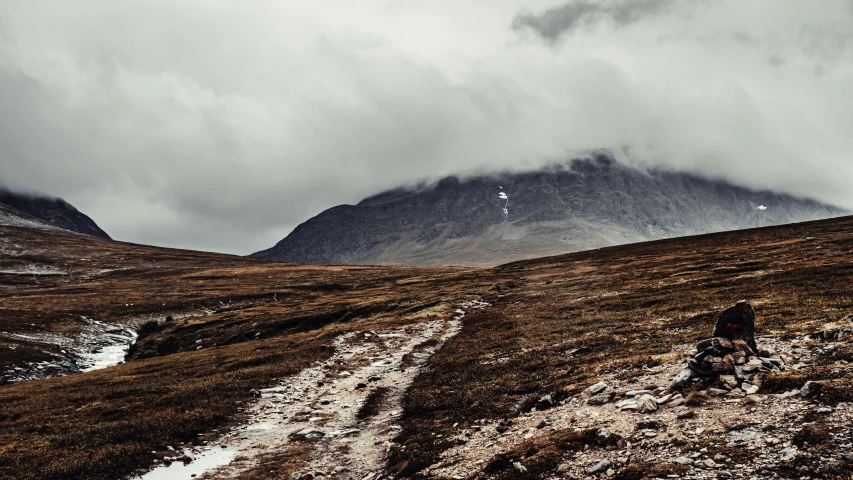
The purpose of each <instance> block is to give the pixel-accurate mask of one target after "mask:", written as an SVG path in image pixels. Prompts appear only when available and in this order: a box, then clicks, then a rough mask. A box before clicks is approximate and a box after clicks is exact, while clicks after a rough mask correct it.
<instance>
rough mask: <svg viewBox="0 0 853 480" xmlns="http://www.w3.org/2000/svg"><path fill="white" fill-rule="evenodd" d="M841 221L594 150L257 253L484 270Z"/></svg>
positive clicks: (440, 192)
mask: <svg viewBox="0 0 853 480" xmlns="http://www.w3.org/2000/svg"><path fill="white" fill-rule="evenodd" d="M504 209H506V210H504ZM846 213H847V212H845V211H844V210H842V209H839V208H837V207H834V206H831V205H826V204H822V203H819V202H817V201H814V200H808V199H802V198H796V197H793V196H791V195H786V194H781V193H777V192H770V191H754V190H750V189H748V188H744V187H740V186H736V185H733V184H730V183H727V182H725V181H721V180H712V179H708V178H703V177H700V176H697V175H695V174H690V173H684V172H674V171H663V170H651V171H646V170H638V169H635V168H631V167H628V166H625V165H622V164H619V163H617V162H616V161H615V160H613V159H612V158H611V157H610V156H609V155H608V154H606V153H598V154H596V155H595V156H593V157H591V158H587V159H579V160H574V161H571V162H567V163H565V164H560V165H554V166H552V167H548V168H544V169H541V170H537V171H532V172H524V173H496V174H493V175H483V176H477V177H470V178H462V179H460V178H456V177H448V178H444V179H442V180H441V181H439V182H438V183H435V184H430V185H421V186H418V187H415V188H400V189H396V190H392V191H388V192H385V193H381V194H379V195H376V196H373V197H370V198H367V199H365V200H363V201H362V202H360V203H359V204H357V205H340V206H337V207H334V208H330V209H328V210H326V211H325V212H323V213H321V214H319V215H317V216H316V217H314V218H311V219H310V220H308V221H306V222H305V223H303V224H301V225H299V226H298V227H297V228H296V229H294V230H293V232H292V233H291V234H290V235H288V236H287V237H286V238H285V239H283V240H282V241H280V242H279V243H278V244H276V245H275V246H274V247H272V248H270V249H268V250H264V251H261V252H257V253H255V254H253V255H252V256H254V257H259V258H267V259H274V260H282V261H293V262H310V263H343V264H380V265H381V264H385V265H394V264H397V265H482V266H485V265H496V264H500V263H505V262H509V261H513V260H520V259H527V258H535V257H542V256H546V255H555V254H561V253H567V252H573V251H579V250H588V249H593V248H600V247H604V246H610V245H617V244H625V243H633V242H641V241H646V240H655V239H662V238H669V237H678V236H684V235H693V234H700V233H710V232H718V231H725V230H738V229H744V228H751V227H762V226H771V225H780V224H787V223H795V222H801V221H807V220H816V219H823V218H829V217H835V216H840V215H844V214H846Z"/></svg>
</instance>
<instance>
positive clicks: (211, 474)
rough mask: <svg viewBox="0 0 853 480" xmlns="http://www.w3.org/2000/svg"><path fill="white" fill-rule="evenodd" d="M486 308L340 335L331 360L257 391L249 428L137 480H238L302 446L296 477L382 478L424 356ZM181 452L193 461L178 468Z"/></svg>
mask: <svg viewBox="0 0 853 480" xmlns="http://www.w3.org/2000/svg"><path fill="white" fill-rule="evenodd" d="M487 305H488V304H486V303H484V302H481V301H467V302H463V303H461V304H460V305H459V306H458V308H457V309H456V310H455V311H454V312H453V314H452V315H450V316H449V317H448V318H445V319H439V320H433V321H429V322H424V323H418V324H413V325H407V326H404V327H400V328H393V329H387V330H370V331H359V332H348V333H345V334H343V335H340V336H339V337H337V338H336V339H335V340H334V342H333V346H334V348H335V353H334V354H333V355H332V356H331V357H330V358H328V359H327V360H325V361H323V362H317V363H316V364H315V365H314V366H312V367H310V368H307V369H305V370H303V371H302V372H300V373H299V374H298V375H296V376H294V377H291V378H288V379H285V380H284V381H283V382H282V383H281V384H280V385H278V386H275V387H271V388H267V389H263V390H260V391H259V392H257V393H258V395H259V398H258V399H257V401H256V402H254V403H252V404H251V406H250V407H249V408H248V412H247V413H248V415H247V417H248V422H247V423H246V424H244V425H242V426H240V427H238V428H236V429H235V430H233V431H231V432H229V433H227V434H225V435H223V436H222V437H221V438H220V439H219V440H218V441H217V442H215V443H214V444H212V445H210V446H208V447H207V448H205V449H201V450H198V449H197V450H195V451H193V450H192V449H189V450H187V451H186V452H177V453H176V455H175V458H174V459H171V458H168V457H167V458H166V459H165V461H166V462H167V463H171V465H170V466H165V465H164V466H162V467H159V468H157V469H154V470H152V471H151V472H149V473H148V474H146V475H144V476H143V477H142V478H143V479H144V480H164V479H168V480H176V479H188V478H192V477H193V476H194V475H195V476H201V475H202V474H203V476H201V478H205V479H213V478H217V479H221V478H243V477H244V475H245V474H246V472H247V471H250V470H251V469H253V468H255V467H257V466H258V465H259V464H260V463H261V462H262V461H263V458H264V457H265V456H268V455H271V454H281V453H282V452H286V451H288V450H292V449H300V450H305V449H306V448H307V450H309V451H310V453H309V454H308V455H307V459H306V460H305V461H304V462H303V464H302V466H301V468H300V470H301V472H305V473H312V474H313V475H315V476H317V475H319V474H323V475H326V476H329V475H333V474H334V475H335V476H336V478H358V479H359V480H360V479H363V478H379V477H381V476H382V475H383V470H384V466H385V456H386V454H387V452H388V450H389V448H390V447H391V446H392V445H393V444H392V440H393V438H394V437H395V436H396V435H397V433H398V432H399V430H400V427H399V425H397V424H396V421H397V420H398V418H399V417H400V415H401V414H402V401H403V397H404V395H405V393H406V390H407V389H408V387H409V386H410V385H411V383H412V381H413V380H414V378H415V376H417V374H418V373H419V372H420V371H421V369H422V368H423V367H424V366H425V365H426V363H427V361H428V360H429V358H430V357H431V356H432V355H433V354H434V353H435V352H436V351H438V350H439V349H440V348H441V347H442V346H443V345H444V343H445V342H446V341H447V340H448V339H450V338H452V337H453V336H454V335H456V334H457V333H458V332H459V331H460V329H461V327H462V319H463V317H464V316H465V313H466V312H468V311H471V310H475V309H481V308H484V307H486V306H487ZM184 454H186V455H187V457H186V459H190V458H192V459H193V461H192V462H189V463H187V464H183V458H182V457H183V456H184ZM196 478H199V477H196Z"/></svg>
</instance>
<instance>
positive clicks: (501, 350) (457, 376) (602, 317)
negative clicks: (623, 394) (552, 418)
mask: <svg viewBox="0 0 853 480" xmlns="http://www.w3.org/2000/svg"><path fill="white" fill-rule="evenodd" d="M807 236H810V237H815V239H814V240H806V237H807ZM490 275H493V277H494V278H513V279H516V280H515V281H516V283H517V287H516V288H513V289H509V290H508V291H507V290H505V293H506V294H505V295H503V296H500V297H498V296H495V295H491V297H490V298H489V300H490V301H491V302H493V306H492V307H490V308H488V309H486V310H483V311H481V312H478V313H474V314H472V315H470V316H468V317H466V321H465V324H464V327H463V330H462V332H461V333H460V334H459V335H458V336H457V337H455V338H453V339H452V340H451V341H450V342H448V344H447V345H446V347H445V348H443V349H442V350H441V351H440V352H438V354H437V355H435V356H434V357H433V358H432V359H431V360H430V362H429V367H428V369H427V370H426V371H425V372H423V373H422V374H421V375H420V376H419V377H417V378H416V380H415V383H414V385H413V387H412V388H411V389H410V390H409V392H408V395H407V397H406V399H405V416H404V420H403V422H402V426H403V427H404V428H403V433H402V434H401V435H400V436H399V437H398V439H397V440H396V441H397V442H398V443H400V444H402V445H404V446H405V448H404V449H400V450H397V451H396V452H395V453H394V454H393V455H392V458H391V466H392V468H393V470H394V471H395V472H396V473H398V474H402V475H405V476H408V475H413V474H415V473H417V472H419V471H421V470H422V469H424V468H426V467H427V466H429V465H431V464H433V463H434V462H436V461H437V460H438V456H439V454H440V453H441V452H442V451H443V450H445V449H446V448H448V447H449V446H450V444H451V442H452V440H449V439H448V437H452V432H454V431H455V429H453V428H452V426H453V425H454V424H455V423H457V422H458V423H459V424H460V425H459V428H467V427H469V426H471V425H472V424H473V422H474V421H475V420H477V419H481V418H490V419H492V418H502V417H513V416H515V415H517V414H518V412H519V411H520V410H522V409H529V408H530V407H531V406H532V405H533V402H535V400H536V399H538V398H540V397H541V396H542V395H545V394H548V393H550V394H553V395H554V396H555V398H556V399H557V400H559V399H561V398H565V397H566V395H568V394H572V393H577V392H579V391H580V390H581V389H583V388H584V387H586V386H587V385H589V384H591V383H594V382H595V381H596V377H597V375H598V374H599V373H601V372H605V371H614V370H617V369H620V368H623V367H628V366H632V365H642V364H643V363H649V362H655V361H660V360H664V361H666V357H662V356H661V355H663V354H666V353H667V352H669V351H670V349H671V348H672V346H673V345H679V344H684V343H689V342H693V341H695V340H698V339H700V338H703V337H707V336H708V335H710V332H711V331H712V329H713V322H714V320H715V319H716V316H717V315H718V313H719V312H720V311H721V310H722V309H724V308H725V307H728V306H730V305H732V304H733V303H734V302H736V301H737V300H739V299H748V300H749V301H750V302H752V305H753V306H754V307H755V309H756V311H757V314H758V321H757V329H758V334H759V335H794V334H799V333H803V332H813V331H817V330H820V329H821V328H822V326H823V325H825V324H826V323H829V322H835V321H843V322H848V321H849V319H850V318H853V317H851V314H853V292H851V291H850V289H849V285H850V284H851V282H853V218H850V217H847V218H841V219H834V220H827V221H821V222H810V223H804V224H798V225H791V226H784V227H774V228H764V229H756V230H748V231H740V232H728V233H721V234H713V235H705V236H699V237H690V238H683V239H672V240H665V241H658V242H651V243H644V244H635V245H626V246H620V247H613V248H606V249H601V250H596V251H589V252H580V253H575V254H570V255H565V256H561V257H552V258H545V259H539V260H532V261H522V262H517V263H513V264H509V265H505V266H502V267H497V268H495V269H494V270H492V271H491V273H490ZM578 347H587V348H588V350H587V351H586V353H580V354H578V355H575V356H568V355H566V352H567V351H569V350H571V349H574V348H578ZM658 356H661V357H658ZM631 374H632V373H631V371H630V370H628V369H625V375H631ZM436 434H440V435H443V437H441V438H438V437H436V436H435V435H436ZM556 458H559V456H556ZM527 466H528V468H531V465H527ZM552 467H556V465H553V466H552V465H548V466H547V468H546V470H547V469H549V468H552ZM542 471H544V470H542Z"/></svg>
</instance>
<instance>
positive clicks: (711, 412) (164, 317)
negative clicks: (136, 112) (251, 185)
mask: <svg viewBox="0 0 853 480" xmlns="http://www.w3.org/2000/svg"><path fill="white" fill-rule="evenodd" d="M851 231H853V219H851V218H850V217H843V218H838V219H831V220H822V221H817V222H807V223H800V224H793V225H786V226H778V227H765V228H759V229H752V230H743V231H735V232H725V233H718V234H710V235H702V236H695V237H684V238H677V239H668V240H660V241H655V242H647V243H639V244H631V245H622V246H616V247H608V248H602V249H597V250H590V251H584V252H577V253H572V254H567V255H562V256H558V257H547V258H540V259H534V260H525V261H520V262H515V263H511V264H506V265H502V266H498V267H494V268H448V267H430V268H423V267H421V268H414V267H363V266H335V265H327V266H320V265H305V264H287V263H277V262H269V261H264V260H258V259H247V258H241V257H233V256H226V255H217V254H207V253H200V252H189V251H181V250H170V249H161V248H154V247H146V246H140V245H133V244H126V243H121V242H109V241H106V240H99V239H93V238H91V237H85V236H80V235H75V234H72V233H66V232H61V231H59V232H57V231H47V230H35V229H28V228H17V227H0V233H2V235H0V239H2V242H3V243H2V248H3V249H4V251H6V252H10V253H9V254H7V255H5V256H4V257H3V261H4V265H3V269H2V270H4V271H23V270H26V269H29V270H27V271H36V270H38V271H50V272H62V274H58V273H57V274H51V275H29V274H28V275H17V274H15V275H13V274H4V276H3V277H2V278H3V283H2V291H0V318H2V324H0V332H3V333H2V335H3V337H2V339H0V348H2V349H3V350H2V352H3V354H2V355H3V356H2V357H0V360H2V362H3V363H2V368H3V371H2V372H3V373H5V372H8V371H9V370H10V369H12V368H14V367H19V368H25V369H26V368H30V367H28V366H27V365H29V364H31V363H33V362H37V361H40V360H43V359H48V360H50V359H56V358H59V357H61V356H62V355H63V354H62V352H61V350H60V349H59V347H57V346H55V345H53V344H50V343H49V342H40V341H35V340H26V339H23V338H22V337H21V336H27V337H31V338H44V337H45V336H47V335H65V336H67V337H69V338H71V337H73V336H74V335H76V333H77V332H80V331H81V330H82V328H83V326H84V323H85V322H84V321H83V320H81V319H80V317H85V318H88V319H90V320H93V321H99V322H103V323H104V324H108V325H113V326H115V327H116V328H125V327H130V328H132V329H133V330H134V331H135V332H137V333H138V335H139V336H138V339H137V340H136V342H135V343H134V344H133V346H132V347H131V348H130V350H129V352H128V356H127V361H126V362H124V363H121V364H118V365H115V366H110V367H108V368H102V369H97V370H92V371H88V372H76V371H75V370H74V369H73V368H71V369H66V370H65V371H63V372H58V373H62V374H63V376H56V377H53V378H43V379H38V380H28V381H15V382H13V383H10V384H7V385H3V386H0V404H2V405H3V409H2V410H0V478H10V479H11V478H24V479H29V478H32V479H36V478H38V479H60V478H62V479H67V478H93V479H117V478H130V477H132V476H133V475H142V476H143V478H145V479H156V478H189V477H188V476H186V477H183V476H181V475H183V474H187V475H190V474H191V473H195V474H196V475H199V476H201V475H205V477H204V478H247V479H297V478H300V479H305V480H308V479H312V478H320V477H325V478H357V479H359V480H361V479H363V478H368V477H369V478H371V479H374V480H378V479H380V478H391V477H393V478H412V477H438V478H457V477H461V478H552V477H553V478H560V477H562V478H587V477H589V478H592V477H597V476H601V475H604V476H606V477H608V478H626V479H628V478H644V477H645V478H664V477H666V476H668V475H676V476H677V478H721V477H727V478H752V477H756V478H762V477H767V476H769V477H773V476H776V477H778V478H801V477H802V476H809V477H810V478H848V477H849V476H850V474H851V472H853V460H851V458H850V457H849V456H850V454H851V453H853V452H851V448H853V429H851V428H850V427H849V425H850V422H849V421H850V419H851V411H850V409H849V405H850V402H851V401H853V384H851V378H853V368H851V367H853V363H851V362H853V335H850V332H851V331H853V321H852V320H853V310H852V309H853V295H851V294H850V292H849V289H848V288H847V285H849V284H850V282H851V277H853V237H851V235H850V232H851ZM741 299H747V300H749V302H750V303H751V304H752V306H753V307H754V308H755V311H756V315H757V320H756V335H757V340H758V343H759V346H760V347H761V346H768V348H770V347H772V348H773V349H774V350H775V351H777V352H779V353H781V354H783V355H785V356H787V357H790V359H791V361H790V362H788V363H786V366H785V367H784V369H783V370H778V371H773V372H770V373H768V374H767V375H766V376H765V377H764V381H763V383H762V384H761V385H760V388H759V389H758V391H757V392H756V393H749V394H747V393H744V392H742V391H740V390H738V389H733V390H731V391H728V394H726V395H723V396H721V397H720V396H710V397H709V396H707V395H706V393H704V392H707V391H711V390H712V389H717V390H719V389H721V388H723V386H722V385H720V384H719V383H715V382H714V381H712V382H704V381H698V380H697V381H695V382H693V381H691V382H689V383H688V384H686V385H683V386H679V387H678V388H675V389H672V390H671V389H670V382H671V381H672V379H673V377H674V376H675V375H676V374H678V372H679V371H681V370H682V369H683V368H684V365H685V362H686V360H687V358H688V357H689V353H688V351H689V350H690V348H691V347H692V346H693V345H694V344H695V343H696V342H697V341H699V340H701V339H703V338H707V337H709V336H710V335H711V330H712V328H713V325H714V322H715V321H716V318H717V316H718V315H719V313H720V312H721V311H722V310H723V309H725V308H727V307H729V306H732V305H734V303H735V302H736V301H738V300H741ZM463 314H464V315H463ZM810 381H811V382H812V383H811V384H809V386H807V385H806V384H807V382H810ZM602 383H603V384H604V387H603V390H602V392H603V393H601V394H600V395H604V397H606V398H605V399H604V400H603V403H599V402H600V401H602V400H601V399H600V398H599V399H596V400H594V401H592V397H593V396H595V395H594V394H592V393H590V392H591V391H593V390H596V389H597V388H599V387H595V388H591V387H594V386H596V385H600V384H602ZM651 387H654V388H651ZM803 387H806V389H805V390H804V393H800V390H801V389H803ZM729 388H730V387H729ZM642 390H648V391H650V392H653V393H654V394H655V395H656V398H657V400H660V403H659V404H657V405H656V406H655V408H656V409H655V410H654V411H651V412H647V413H639V412H636V411H631V410H624V409H623V408H621V407H617V405H625V404H623V403H620V402H622V401H623V399H630V398H631V396H628V395H626V393H628V392H631V391H642ZM794 391H796V392H797V393H792V392H794ZM679 395H680V397H679ZM679 398H681V399H682V402H684V401H685V400H686V401H687V402H686V404H685V403H679V402H678V399H679ZM657 400H656V402H657ZM680 407H687V408H686V409H682V408H680ZM686 411H689V412H690V413H689V414H684V412H686ZM603 430H606V432H604V431H603ZM210 452H218V453H217V454H216V455H214V454H213V453H210ZM207 459H210V460H209V461H208V460H207ZM604 460H607V462H605V463H602V462H604ZM184 461H187V464H186V467H183V463H184ZM205 462H207V463H205ZM163 464H171V465H172V466H169V467H164V466H161V465H163ZM599 464H602V466H601V469H599V470H595V467H596V466H599ZM194 465H198V466H204V465H207V468H201V469H200V470H198V471H193V470H192V469H193V468H194ZM170 469H174V472H175V473H173V474H170V473H169V472H171V470H170ZM148 472H150V473H148ZM160 472H166V473H160ZM158 475H161V476H158ZM162 475H165V476H162Z"/></svg>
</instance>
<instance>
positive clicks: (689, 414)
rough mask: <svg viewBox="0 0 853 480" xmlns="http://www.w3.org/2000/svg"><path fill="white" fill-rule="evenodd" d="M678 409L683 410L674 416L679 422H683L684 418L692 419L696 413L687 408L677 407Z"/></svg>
mask: <svg viewBox="0 0 853 480" xmlns="http://www.w3.org/2000/svg"><path fill="white" fill-rule="evenodd" d="M678 408H683V409H684V410H681V411H680V412H678V413H676V414H675V418H677V419H679V420H684V419H686V418H693V417H695V416H696V412H694V411H693V410H692V409H690V408H687V407H678Z"/></svg>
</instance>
